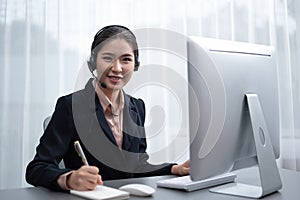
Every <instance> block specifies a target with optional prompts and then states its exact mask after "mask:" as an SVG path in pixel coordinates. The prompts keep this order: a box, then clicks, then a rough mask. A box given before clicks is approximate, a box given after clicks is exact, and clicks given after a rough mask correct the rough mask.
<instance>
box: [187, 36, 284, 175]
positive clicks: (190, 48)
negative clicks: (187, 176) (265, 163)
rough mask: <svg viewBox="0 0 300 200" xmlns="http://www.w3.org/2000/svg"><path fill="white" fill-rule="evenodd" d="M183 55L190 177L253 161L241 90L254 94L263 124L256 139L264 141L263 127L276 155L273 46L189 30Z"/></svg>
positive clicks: (233, 168) (276, 93) (222, 170)
mask: <svg viewBox="0 0 300 200" xmlns="http://www.w3.org/2000/svg"><path fill="white" fill-rule="evenodd" d="M187 56H188V83H189V86H188V88H189V122H190V162H191V163H190V164H191V179H192V180H201V179H205V178H208V177H211V176H215V175H219V174H222V173H225V172H229V171H232V170H235V169H241V168H245V167H250V166H253V165H255V164H257V153H256V152H257V150H256V146H255V143H254V136H253V129H252V127H253V124H252V123H251V119H250V118H251V117H250V114H249V105H248V103H247V97H246V94H254V95H256V96H257V99H258V102H259V103H258V104H259V105H260V106H259V107H260V108H261V110H262V113H263V114H262V115H263V117H262V118H264V121H265V125H266V127H267V130H268V131H267V130H263V131H262V129H260V131H259V135H260V136H259V137H260V140H261V141H262V142H264V139H265V138H264V137H265V136H267V135H265V134H264V133H265V132H268V135H269V136H270V140H271V144H272V145H271V146H272V147H273V148H271V149H272V150H273V152H274V154H275V158H278V157H279V97H278V86H277V67H276V61H275V56H274V48H273V47H271V46H264V45H257V44H249V43H241V42H234V41H225V40H218V39H209V38H202V37H196V36H194V37H193V36H191V37H189V38H188V41H187ZM252 118H256V117H252ZM255 120H256V121H260V119H255ZM262 133H263V134H262ZM266 134H267V133H266ZM262 146H263V145H262ZM274 160H275V159H274Z"/></svg>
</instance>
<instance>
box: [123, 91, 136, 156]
mask: <svg viewBox="0 0 300 200" xmlns="http://www.w3.org/2000/svg"><path fill="white" fill-rule="evenodd" d="M137 120H138V116H137V111H136V108H135V107H134V106H133V105H132V103H131V102H130V97H129V96H128V95H126V94H125V92H124V110H123V147H122V148H123V149H124V150H127V151H128V150H130V147H131V145H132V142H131V140H132V137H138V135H137V131H138V125H137V124H136V122H137Z"/></svg>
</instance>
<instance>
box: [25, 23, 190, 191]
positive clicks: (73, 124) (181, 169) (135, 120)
mask: <svg viewBox="0 0 300 200" xmlns="http://www.w3.org/2000/svg"><path fill="white" fill-rule="evenodd" d="M88 66H89V69H90V71H91V72H92V75H93V77H94V78H93V79H90V80H89V81H88V82H87V84H86V86H85V88H84V89H83V90H80V91H77V92H74V93H72V94H70V95H67V96H63V97H60V98H59V99H58V101H57V104H56V107H55V111H54V113H53V115H52V117H51V120H50V122H49V125H48V126H47V128H46V129H45V132H44V134H43V136H42V137H41V139H40V143H39V145H38V146H37V148H36V155H35V157H34V159H33V160H32V161H31V162H30V163H29V164H28V166H27V169H26V180H27V182H28V183H30V184H32V185H35V186H44V187H48V188H51V189H55V190H70V189H73V190H92V189H94V188H95V187H96V186H97V184H102V181H103V180H113V179H122V178H133V177H142V176H154V175H166V174H177V175H186V174H189V161H187V162H185V163H184V164H182V165H177V164H174V163H173V164H172V163H164V164H161V165H151V164H149V163H148V162H147V160H148V154H147V153H146V148H147V143H146V138H145V129H144V121H145V105H144V102H143V101H142V100H141V99H136V98H134V97H131V96H129V95H128V94H126V93H125V92H124V91H123V90H122V88H123V87H124V85H126V83H127V82H128V81H129V80H130V79H131V76H132V74H133V72H134V71H136V70H138V67H139V60H138V46H137V42H136V38H135V36H134V34H133V33H132V32H131V31H130V30H129V29H128V28H126V27H124V26H119V25H112V26H107V27H104V28H102V29H101V30H99V31H98V32H97V34H96V35H95V37H94V41H93V43H92V47H91V57H90V59H89V61H88ZM77 140H78V141H80V143H81V145H82V148H83V151H84V153H85V155H86V158H87V160H88V162H89V164H90V166H87V165H85V166H82V165H83V163H82V161H81V160H80V158H79V156H78V154H77V153H76V150H75V149H74V142H75V141H77ZM62 159H63V161H64V164H65V168H64V169H60V168H59V167H58V163H59V162H60V161H61V160H62Z"/></svg>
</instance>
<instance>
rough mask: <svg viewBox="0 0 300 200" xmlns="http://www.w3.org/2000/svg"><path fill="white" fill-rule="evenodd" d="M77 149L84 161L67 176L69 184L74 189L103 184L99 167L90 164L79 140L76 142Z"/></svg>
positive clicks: (85, 188)
mask: <svg viewBox="0 0 300 200" xmlns="http://www.w3.org/2000/svg"><path fill="white" fill-rule="evenodd" d="M74 147H75V150H76V152H77V154H78V156H79V157H80V158H81V160H82V162H83V164H84V165H83V166H82V167H80V168H79V169H78V170H75V171H73V172H72V173H71V174H69V175H68V176H67V182H66V183H67V186H68V187H69V188H70V189H73V190H81V191H84V190H93V189H95V187H96V186H97V185H102V184H103V182H102V179H101V176H100V175H99V169H98V168H97V167H95V166H89V164H88V162H87V159H86V157H85V155H84V152H83V150H82V148H81V146H80V143H79V141H75V142H74Z"/></svg>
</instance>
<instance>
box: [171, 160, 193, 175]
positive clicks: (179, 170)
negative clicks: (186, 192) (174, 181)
mask: <svg viewBox="0 0 300 200" xmlns="http://www.w3.org/2000/svg"><path fill="white" fill-rule="evenodd" d="M171 173H172V174H175V175H180V176H185V175H188V174H190V160H187V161H185V162H184V163H183V164H181V165H173V167H172V169H171Z"/></svg>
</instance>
